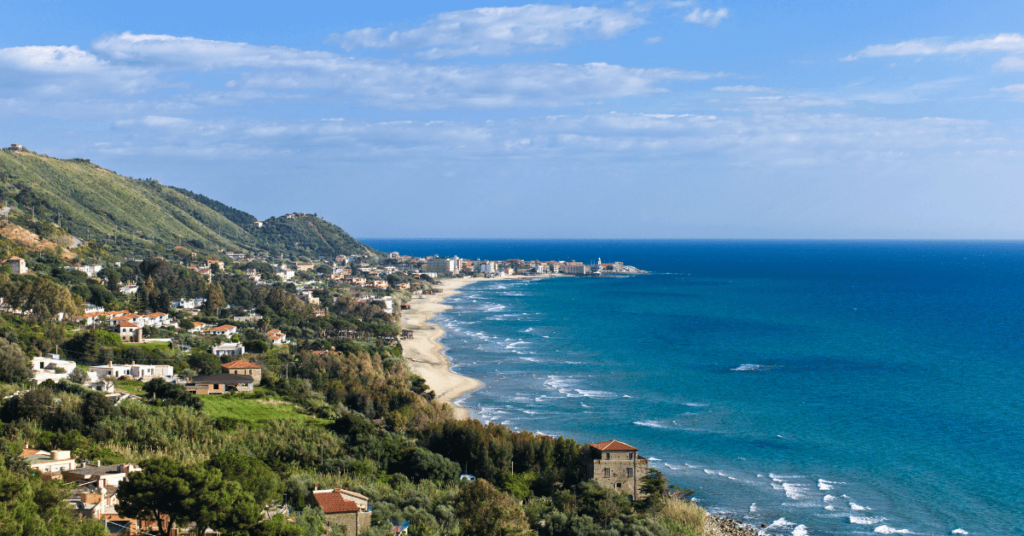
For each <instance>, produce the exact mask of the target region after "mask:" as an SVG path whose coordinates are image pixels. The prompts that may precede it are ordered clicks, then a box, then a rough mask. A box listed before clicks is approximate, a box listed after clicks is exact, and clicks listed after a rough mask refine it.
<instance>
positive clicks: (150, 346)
mask: <svg viewBox="0 0 1024 536" xmlns="http://www.w3.org/2000/svg"><path fill="white" fill-rule="evenodd" d="M168 344H170V343H166V342H159V341H158V342H126V343H124V345H125V346H126V347H127V346H138V347H139V348H145V349H147V350H155V351H157V352H162V353H165V354H166V353H168V352H170V351H171V349H170V348H168V346H167V345H168Z"/></svg>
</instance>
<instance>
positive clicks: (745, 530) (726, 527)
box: [704, 514, 767, 536]
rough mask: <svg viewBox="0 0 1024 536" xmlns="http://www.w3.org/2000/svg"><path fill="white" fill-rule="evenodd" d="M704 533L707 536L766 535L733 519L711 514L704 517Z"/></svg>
mask: <svg viewBox="0 0 1024 536" xmlns="http://www.w3.org/2000/svg"><path fill="white" fill-rule="evenodd" d="M704 533H705V534H707V535H708V536H758V535H761V534H767V533H765V532H761V531H759V530H758V529H757V528H755V527H752V526H750V525H745V524H743V523H740V522H739V521H736V520H735V519H729V518H728V517H717V516H713V515H711V514H708V515H707V516H704Z"/></svg>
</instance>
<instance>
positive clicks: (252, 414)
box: [202, 395, 313, 422]
mask: <svg viewBox="0 0 1024 536" xmlns="http://www.w3.org/2000/svg"><path fill="white" fill-rule="evenodd" d="M202 398H203V410H205V411H206V412H207V413H209V414H210V416H211V417H213V418H215V419H216V418H218V417H230V418H232V419H239V420H243V421H249V422H258V421H262V420H282V419H290V420H301V421H307V420H311V419H313V417H311V416H309V415H305V414H302V413H299V412H298V411H297V410H296V409H295V405H294V404H292V403H290V402H283V401H280V400H273V399H262V400H258V399H252V398H241V397H234V396H221V395H209V396H204V397H202Z"/></svg>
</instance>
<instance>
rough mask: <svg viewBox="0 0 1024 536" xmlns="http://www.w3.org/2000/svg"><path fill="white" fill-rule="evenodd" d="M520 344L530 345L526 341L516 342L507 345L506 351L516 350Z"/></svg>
mask: <svg viewBox="0 0 1024 536" xmlns="http://www.w3.org/2000/svg"><path fill="white" fill-rule="evenodd" d="M520 344H530V343H528V342H526V341H516V342H514V343H512V344H507V345H505V349H506V350H512V349H514V348H515V347H516V346H519V345H520Z"/></svg>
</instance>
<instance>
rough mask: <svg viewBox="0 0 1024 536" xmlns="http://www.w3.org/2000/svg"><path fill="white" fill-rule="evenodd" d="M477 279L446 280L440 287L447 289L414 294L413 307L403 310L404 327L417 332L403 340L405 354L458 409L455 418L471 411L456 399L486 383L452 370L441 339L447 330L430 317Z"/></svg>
mask: <svg viewBox="0 0 1024 536" xmlns="http://www.w3.org/2000/svg"><path fill="white" fill-rule="evenodd" d="M477 281H481V280H480V279H472V278H463V279H446V280H444V281H443V282H442V284H441V285H439V286H438V288H440V289H442V290H444V292H442V293H440V294H432V295H429V296H422V297H414V298H413V299H412V301H411V302H410V309H408V310H405V311H402V329H411V330H412V331H413V336H412V339H407V340H404V341H402V355H404V356H405V359H406V361H408V362H409V368H411V369H412V371H413V372H415V373H416V374H418V375H419V376H421V377H422V378H423V379H424V380H426V381H427V385H429V386H430V388H431V389H433V391H434V393H435V394H436V395H437V399H438V400H440V401H441V402H447V403H449V404H451V405H452V407H454V408H455V417H456V418H458V419H468V418H469V410H468V409H466V408H463V407H460V406H457V405H455V400H457V399H458V398H459V397H460V396H462V395H464V394H466V393H468V392H469V391H472V390H474V389H477V388H479V387H481V386H483V384H482V383H481V382H479V381H478V380H475V379H473V378H470V377H467V376H462V375H460V374H456V373H454V372H452V370H451V362H450V361H449V360H448V358H447V357H446V356H445V355H444V354H443V353H442V351H443V350H444V346H443V345H442V344H441V343H439V342H437V339H439V338H441V336H443V335H444V330H443V329H441V326H439V325H437V324H435V323H433V322H431V321H430V320H431V319H432V318H434V315H436V314H438V313H440V312H441V311H444V310H445V309H448V308H449V307H451V306H450V305H445V304H443V303H441V302H442V301H443V300H444V299H445V298H447V297H449V296H451V295H452V294H454V293H455V292H457V291H458V290H459V289H460V288H462V287H464V286H466V285H468V284H470V283H473V282H477Z"/></svg>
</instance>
